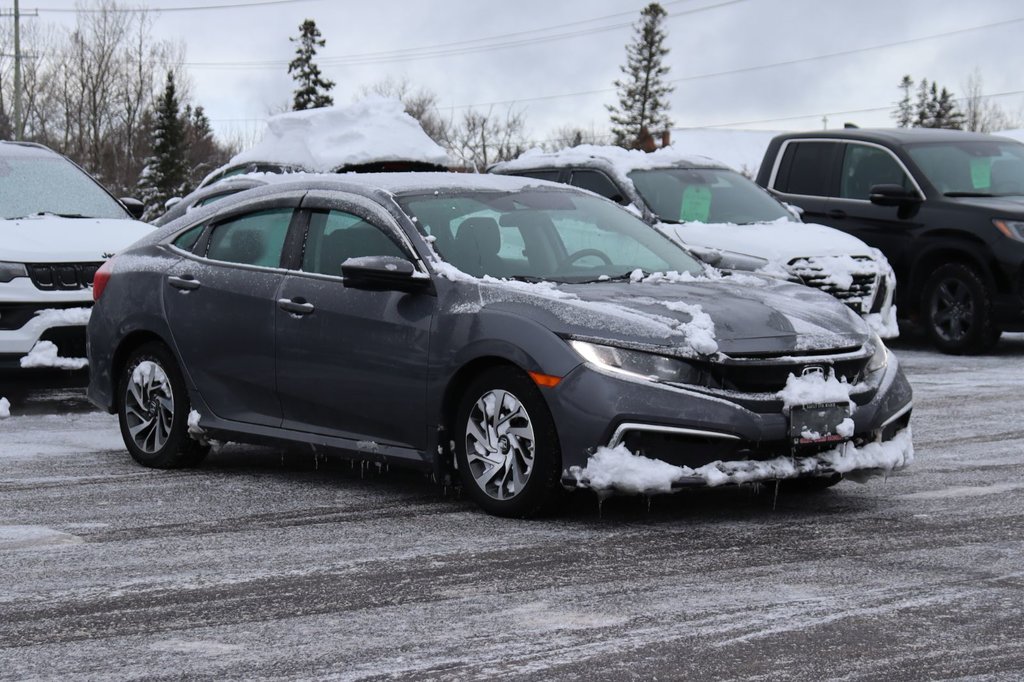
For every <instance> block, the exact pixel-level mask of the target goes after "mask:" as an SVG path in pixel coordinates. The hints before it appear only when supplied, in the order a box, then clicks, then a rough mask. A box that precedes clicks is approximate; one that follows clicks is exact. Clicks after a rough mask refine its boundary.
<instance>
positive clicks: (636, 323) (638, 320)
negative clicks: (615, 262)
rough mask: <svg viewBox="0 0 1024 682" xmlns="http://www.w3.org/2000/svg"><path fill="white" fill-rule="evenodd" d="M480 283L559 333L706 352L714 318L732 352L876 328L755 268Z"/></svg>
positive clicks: (716, 338)
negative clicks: (708, 274) (703, 274)
mask: <svg viewBox="0 0 1024 682" xmlns="http://www.w3.org/2000/svg"><path fill="white" fill-rule="evenodd" d="M477 286H478V287H479V291H478V293H479V296H480V301H481V304H482V305H483V306H484V307H486V308H491V309H501V310H508V311H510V312H514V313H516V314H519V315H523V316H526V317H530V318H532V319H537V320H538V321H540V322H541V323H543V324H544V325H545V326H547V327H548V328H549V329H551V330H552V331H554V332H555V333H557V334H560V335H563V336H575V337H582V338H588V339H591V340H598V341H600V340H608V341H610V342H613V343H619V344H626V345H635V346H638V347H648V348H651V349H652V350H657V351H660V352H666V351H667V352H670V353H673V354H680V355H690V356H693V355H702V354H706V353H707V349H706V347H704V348H702V346H701V345H700V344H698V343H695V342H694V340H695V339H697V340H700V338H701V337H702V332H703V328H704V327H706V325H705V324H704V323H705V322H706V321H707V318H710V322H712V323H713V325H714V327H713V331H712V332H711V334H712V338H713V344H714V345H716V346H717V351H718V352H721V353H724V354H726V355H756V354H773V355H774V354H781V355H785V354H789V353H793V354H798V353H803V352H809V351H810V352H813V351H826V350H836V349H840V348H844V349H849V348H851V347H859V346H861V345H863V344H864V343H865V342H866V341H867V339H868V335H869V332H868V330H867V328H866V327H865V326H864V324H863V322H862V321H861V320H860V318H859V317H857V315H855V314H854V313H853V312H852V311H850V309H849V308H847V307H846V306H845V305H843V304H842V303H840V302H839V301H837V300H836V299H835V298H833V297H831V296H829V295H828V294H824V293H822V292H820V291H817V290H814V289H811V288H809V287H803V286H799V285H795V284H789V283H785V282H780V281H778V280H773V279H771V278H766V277H758V276H754V275H749V274H737V275H735V276H727V277H722V278H718V279H698V280H694V281H689V282H678V283H669V282H661V283H653V282H650V281H648V282H622V281H615V282H598V283H590V284H565V285H558V286H555V285H551V284H547V283H541V284H527V283H522V282H505V281H498V280H491V281H489V282H485V283H481V284H478V285H477ZM705 316H706V317H705Z"/></svg>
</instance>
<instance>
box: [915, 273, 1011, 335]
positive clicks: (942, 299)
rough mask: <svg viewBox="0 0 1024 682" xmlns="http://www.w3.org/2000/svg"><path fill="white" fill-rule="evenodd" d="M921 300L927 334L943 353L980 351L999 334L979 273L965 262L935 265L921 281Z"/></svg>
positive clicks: (990, 303)
mask: <svg viewBox="0 0 1024 682" xmlns="http://www.w3.org/2000/svg"><path fill="white" fill-rule="evenodd" d="M921 304H922V305H921V309H922V311H923V312H924V318H925V328H926V331H927V333H928V336H929V338H930V339H931V341H932V343H933V344H935V346H936V347H937V348H938V349H939V350H941V351H942V352H943V353H951V354H955V355H964V354H967V355H970V354H975V353H983V352H985V351H986V350H988V349H990V348H991V347H992V346H993V345H994V344H995V342H996V340H997V339H998V338H999V334H998V330H997V329H996V328H995V327H994V325H993V323H992V298H991V296H990V295H989V292H988V289H987V287H986V286H985V283H984V281H982V279H981V276H980V275H979V274H978V273H977V272H976V271H975V270H974V269H973V268H971V267H969V266H967V265H963V264H961V263H947V264H945V265H942V266H940V267H939V268H937V269H936V270H935V272H933V273H932V274H931V276H930V277H928V279H927V280H926V281H925V283H924V289H923V291H922V300H921Z"/></svg>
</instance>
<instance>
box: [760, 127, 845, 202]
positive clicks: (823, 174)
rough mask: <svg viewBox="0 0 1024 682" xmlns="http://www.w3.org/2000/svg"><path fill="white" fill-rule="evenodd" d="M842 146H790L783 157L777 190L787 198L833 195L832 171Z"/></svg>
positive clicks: (817, 144)
mask: <svg viewBox="0 0 1024 682" xmlns="http://www.w3.org/2000/svg"><path fill="white" fill-rule="evenodd" d="M841 146H842V143H839V142H817V141H815V142H790V143H789V144H788V145H786V148H785V151H784V152H783V153H782V160H781V162H780V163H779V172H778V174H777V175H776V176H775V182H774V184H773V189H775V190H777V191H779V192H783V193H785V194H803V195H807V196H819V197H825V196H828V195H829V189H830V188H829V182H830V178H831V175H832V173H831V171H832V168H833V166H834V164H835V159H836V155H837V154H838V152H839V150H840V148H841Z"/></svg>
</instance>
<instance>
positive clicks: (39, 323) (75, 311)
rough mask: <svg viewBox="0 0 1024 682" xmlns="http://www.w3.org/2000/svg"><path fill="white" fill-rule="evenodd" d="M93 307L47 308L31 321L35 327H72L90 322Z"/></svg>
mask: <svg viewBox="0 0 1024 682" xmlns="http://www.w3.org/2000/svg"><path fill="white" fill-rule="evenodd" d="M91 314H92V308H47V309H45V310H40V311H39V312H37V313H36V314H35V316H34V317H33V318H32V319H31V320H30V321H29V324H31V325H34V326H35V327H72V326H75V325H80V324H81V325H86V324H89V316H90V315H91Z"/></svg>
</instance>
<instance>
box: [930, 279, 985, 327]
mask: <svg viewBox="0 0 1024 682" xmlns="http://www.w3.org/2000/svg"><path fill="white" fill-rule="evenodd" d="M931 319H932V325H933V326H934V328H935V333H937V334H938V335H939V336H940V337H942V338H943V339H945V340H947V341H959V340H960V339H962V338H964V337H965V336H966V335H967V334H969V333H970V331H971V326H972V325H973V324H974V297H973V295H972V293H971V290H970V288H969V287H968V286H967V283H966V282H964V281H962V280H960V279H955V278H950V279H946V280H943V281H942V282H940V283H939V285H938V286H937V287H936V289H935V293H934V294H933V295H932V302H931Z"/></svg>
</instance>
